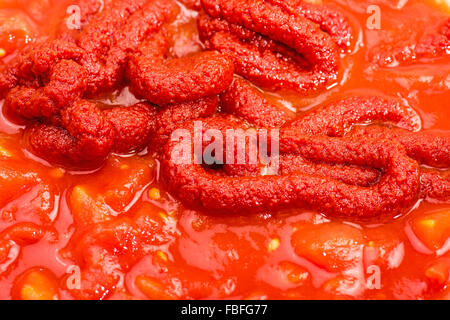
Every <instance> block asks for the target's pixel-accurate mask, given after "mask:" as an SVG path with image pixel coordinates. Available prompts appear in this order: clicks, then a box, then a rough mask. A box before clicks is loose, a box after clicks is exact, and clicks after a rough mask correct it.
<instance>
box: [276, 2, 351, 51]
mask: <svg viewBox="0 0 450 320" xmlns="http://www.w3.org/2000/svg"><path fill="white" fill-rule="evenodd" d="M269 1H270V2H272V3H273V4H277V5H279V6H281V7H282V8H284V9H285V10H287V11H288V12H290V13H292V14H298V15H301V16H303V17H305V18H306V19H308V20H311V21H312V22H314V23H317V24H318V25H320V28H321V29H322V31H324V32H327V33H328V34H330V35H331V37H332V38H333V39H334V41H335V42H336V44H337V45H338V46H339V47H340V48H342V49H347V48H348V47H349V46H350V43H351V41H352V38H353V32H352V28H351V26H350V23H349V22H348V20H347V19H346V17H345V16H344V15H343V14H342V13H341V12H339V11H337V10H335V9H333V8H331V7H328V6H327V5H325V4H321V5H317V4H313V3H308V2H305V1H304V0H269Z"/></svg>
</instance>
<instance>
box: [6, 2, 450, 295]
mask: <svg viewBox="0 0 450 320" xmlns="http://www.w3.org/2000/svg"><path fill="white" fill-rule="evenodd" d="M105 2H106V4H108V3H109V2H108V1H105ZM184 2H186V1H184ZM322 2H324V3H327V4H330V5H332V6H334V7H336V8H339V10H340V12H342V13H343V14H344V15H345V17H346V18H347V19H348V21H349V23H350V25H351V29H352V30H353V35H354V36H353V39H352V41H351V43H350V44H349V47H348V48H345V49H342V52H341V57H340V70H341V71H340V72H339V73H338V76H337V79H336V81H335V82H332V83H330V84H328V87H327V88H326V89H325V90H320V91H318V92H317V93H313V94H307V95H306V94H300V93H292V92H276V91H273V90H265V91H264V92H263V95H264V97H265V98H266V99H267V100H268V101H271V102H273V103H275V104H276V105H278V106H280V108H281V109H282V110H284V111H285V112H286V113H289V114H291V115H293V114H295V115H296V116H301V115H304V114H305V113H307V112H310V111H313V110H316V109H317V108H318V107H319V106H323V105H328V104H330V103H334V102H337V101H340V100H342V99H345V98H349V97H352V96H357V95H367V94H370V95H376V96H379V97H382V98H394V99H397V100H399V101H402V102H403V103H404V104H405V105H407V106H410V107H412V108H414V110H416V111H417V112H418V113H419V115H420V118H421V120H422V125H421V128H420V129H427V130H431V129H432V130H437V131H438V132H440V133H442V135H448V133H449V132H450V121H449V119H450V109H449V108H448V101H450V90H449V89H450V56H448V50H449V48H448V47H447V53H446V54H442V55H437V56H423V57H422V56H420V54H419V53H417V52H416V53H415V54H416V56H417V57H416V58H411V59H412V60H408V59H410V57H408V55H407V54H404V55H402V54H403V53H404V51H405V50H403V51H402V50H399V51H400V52H403V53H401V54H398V55H395V56H393V57H386V53H389V52H394V51H395V48H402V47H405V48H409V49H411V46H412V45H413V44H414V43H415V42H417V41H419V40H418V39H420V38H421V37H422V36H423V35H424V34H427V33H432V32H433V30H436V29H438V28H439V26H440V25H441V24H442V22H443V21H445V20H446V19H448V18H449V17H450V5H449V4H446V2H445V1H432V0H421V1H420V0H409V1H387V0H375V1H374V0H372V1H354V0H330V1H322ZM186 3H188V2H186ZM70 4H71V1H52V0H33V1H20V0H15V1H14V0H11V1H3V2H1V3H0V56H1V57H2V58H1V61H3V62H4V63H9V62H10V61H12V60H13V59H14V57H15V56H17V54H18V52H20V51H21V50H22V49H23V47H24V46H25V45H26V44H27V43H32V42H33V41H35V40H36V39H37V38H39V37H46V38H47V37H48V38H50V39H51V38H54V37H55V36H56V34H57V28H58V26H59V25H60V24H61V21H62V19H63V18H64V17H66V16H67V15H66V8H67V7H68V6H69V5H70ZM178 5H179V6H180V11H179V13H178V14H177V17H176V19H175V20H174V21H172V22H171V23H170V25H169V26H168V27H167V29H168V32H169V33H170V34H171V36H170V40H171V41H170V52H169V54H168V55H170V56H171V57H176V58H182V57H192V56H194V55H195V54H198V52H201V51H202V50H203V48H204V44H203V43H202V42H201V40H200V38H199V34H198V30H197V18H198V12H197V11H196V10H195V6H193V7H192V6H187V5H184V4H181V3H178ZM369 5H376V6H378V8H379V9H380V18H381V20H380V21H381V26H380V29H374V30H371V29H370V28H368V19H370V17H371V15H372V13H368V12H367V7H368V6H369ZM2 49H3V51H2ZM406 51H407V50H406ZM380 55H381V56H382V57H381V58H380ZM377 59H378V60H377ZM380 59H382V62H380ZM144 91H145V90H144ZM196 98H198V97H196ZM95 101H96V102H98V103H99V104H101V105H103V106H105V108H106V109H108V108H112V107H114V106H119V105H124V106H131V105H133V104H135V103H136V102H139V101H141V99H140V98H139V97H136V96H135V95H133V94H132V93H131V92H130V89H129V88H128V87H126V88H125V89H123V90H118V91H115V92H113V93H112V94H110V95H106V96H104V97H102V98H101V99H100V98H96V100H95ZM0 106H1V107H2V112H1V114H0V299H449V298H450V287H449V285H450V279H449V277H450V202H449V201H450V199H447V201H426V200H420V201H418V202H417V203H416V204H415V205H414V207H413V208H412V209H411V210H409V212H407V213H405V214H399V215H398V216H395V217H389V216H383V217H375V218H368V219H363V220H358V219H357V220H355V219H350V218H348V219H347V218H338V217H335V216H330V215H327V214H322V213H321V212H317V211H313V210H303V209H292V208H289V209H286V210H262V211H261V212H258V213H249V212H247V213H245V214H240V213H231V212H229V213H226V214H222V213H220V214H219V213H206V212H204V211H202V210H196V209H193V208H191V207H189V206H186V205H184V204H183V203H182V201H180V199H179V198H178V197H177V196H176V195H175V194H173V193H172V192H170V191H169V189H168V188H167V187H166V184H165V181H164V179H165V178H164V176H163V175H162V174H161V162H160V160H159V158H158V154H155V153H154V152H151V151H149V150H148V149H145V150H144V151H141V152H139V153H137V154H131V155H127V156H123V155H117V154H114V153H111V154H110V155H109V156H108V158H107V160H106V162H105V163H104V164H103V165H102V166H101V167H99V168H94V169H90V168H89V169H85V170H82V171H80V170H73V169H69V168H65V167H63V166H58V165H52V164H50V163H49V162H47V161H46V160H43V159H42V158H40V157H37V156H36V155H34V154H33V153H32V152H30V151H29V150H28V148H27V145H26V143H25V142H24V140H23V139H22V135H23V131H24V130H25V127H26V126H25V125H18V124H16V122H15V121H13V119H11V117H9V115H7V114H6V113H7V112H5V110H3V109H4V108H3V106H4V101H2V102H0ZM447 156H450V155H447ZM446 169H448V168H442V170H446ZM444 200H445V199H444ZM23 223H32V224H33V228H36V231H33V233H32V234H33V237H34V238H33V239H31V240H30V239H28V238H27V239H24V238H25V237H29V235H27V236H24V235H21V234H20V232H21V231H20V230H19V231H14V230H13V229H12V228H14V226H20V225H21V224H23ZM27 228H31V226H28V225H27ZM11 230H13V231H11ZM27 230H28V229H27ZM16 233H19V234H16Z"/></svg>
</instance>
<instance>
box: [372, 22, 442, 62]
mask: <svg viewBox="0 0 450 320" xmlns="http://www.w3.org/2000/svg"><path fill="white" fill-rule="evenodd" d="M405 42H406V43H405ZM405 42H402V43H400V45H399V44H384V45H381V46H379V47H376V48H375V49H374V50H372V52H371V53H370V56H371V60H372V62H374V63H376V64H378V65H379V66H382V67H386V66H389V65H396V66H397V65H408V64H411V63H414V62H417V61H418V60H420V59H423V58H428V59H429V58H436V57H440V56H445V55H448V54H450V19H447V20H446V21H444V23H443V24H442V25H441V26H440V27H439V28H438V29H434V30H432V31H429V32H427V33H426V34H424V35H423V36H422V37H420V38H419V39H418V40H417V41H416V42H412V41H405Z"/></svg>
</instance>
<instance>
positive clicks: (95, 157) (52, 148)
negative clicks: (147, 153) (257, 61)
mask: <svg viewBox="0 0 450 320" xmlns="http://www.w3.org/2000/svg"><path fill="white" fill-rule="evenodd" d="M79 4H80V5H83V8H84V7H86V8H89V10H87V12H84V13H83V14H84V16H83V17H82V20H83V24H82V25H81V26H80V27H81V28H80V30H77V31H73V32H68V30H67V29H64V28H62V30H61V33H60V39H59V40H53V41H43V42H40V43H38V44H34V45H30V46H29V47H28V48H26V49H24V51H23V52H22V53H21V54H20V55H19V56H18V57H17V58H16V59H15V60H13V62H12V63H10V64H9V65H8V66H2V69H1V73H0V93H1V94H2V97H3V96H6V102H5V107H6V110H7V111H8V113H9V114H10V115H12V116H14V117H15V118H18V119H19V120H22V119H23V120H28V121H35V122H36V123H33V122H31V123H30V125H29V127H28V128H27V130H26V132H25V140H26V144H27V146H28V147H29V148H30V150H31V151H32V152H33V153H35V154H36V155H38V156H40V157H42V158H43V159H45V160H48V161H49V162H51V163H54V164H59V165H63V166H68V167H71V168H72V167H74V168H84V167H87V168H90V167H96V166H98V165H99V164H101V163H102V161H104V159H105V158H106V156H107V155H108V154H109V153H110V152H116V153H123V154H128V153H131V152H137V151H141V150H143V149H144V148H146V146H147V145H148V143H149V142H150V141H151V140H152V139H153V140H154V141H157V140H159V141H160V142H159V145H163V144H164V139H167V138H164V135H166V136H167V135H168V132H166V131H168V130H169V129H170V128H172V127H171V126H174V125H176V123H178V122H179V121H185V120H191V119H195V118H196V117H201V116H208V115H211V114H213V113H214V112H215V111H216V110H217V106H218V102H217V98H213V97H212V96H214V95H216V94H217V93H219V92H221V91H223V90H224V89H225V88H226V87H227V86H228V84H229V83H230V82H231V79H232V75H233V64H232V62H230V61H229V60H227V59H226V58H224V57H223V56H222V55H220V54H219V53H204V54H203V55H202V57H201V59H197V60H195V59H193V60H190V58H186V59H181V60H180V61H179V63H180V64H185V63H187V62H189V61H192V64H193V65H196V64H197V63H200V64H202V65H203V66H205V65H206V68H203V69H202V70H201V72H200V74H199V75H198V76H199V77H200V76H207V75H208V74H210V80H211V82H210V83H205V82H203V83H204V86H203V87H202V88H197V91H196V93H193V94H192V93H188V95H186V96H181V95H180V96H178V97H177V98H176V99H175V100H174V101H176V102H178V104H177V105H173V104H171V105H168V106H166V107H164V108H160V107H157V106H153V105H151V104H147V103H146V104H138V105H135V106H132V107H127V108H125V107H117V108H112V109H108V110H101V109H100V108H99V107H98V106H97V105H96V104H94V103H92V102H88V101H87V100H84V99H85V98H86V97H92V96H96V95H99V94H105V93H108V92H109V91H111V90H113V89H117V88H118V87H120V86H121V85H122V84H123V82H124V80H125V68H126V65H127V61H128V59H129V57H130V55H132V54H133V53H134V52H136V50H137V49H138V47H139V45H140V44H141V42H143V41H144V40H145V39H146V38H150V39H152V35H153V36H154V34H155V33H156V32H158V31H159V30H160V29H161V26H162V24H163V23H165V22H168V21H169V20H170V19H171V18H172V17H173V16H174V15H175V14H176V13H177V11H178V7H177V5H176V3H175V2H174V1H165V0H146V1H144V0H139V1H130V0H121V1H107V2H105V7H104V8H103V9H102V10H100V9H101V8H98V3H97V2H95V1H89V0H82V1H80V2H79ZM125 18H126V19H125ZM164 48H165V49H168V48H167V47H164ZM152 50H155V51H152ZM161 50H163V48H162V47H153V48H149V50H147V51H146V54H148V57H146V56H142V55H140V58H141V59H142V61H144V62H146V61H148V60H150V59H151V57H152V56H154V55H158V54H159V53H160V52H161ZM139 52H140V51H139ZM140 53H141V52H140ZM146 59H148V60H146ZM169 64H170V63H169ZM175 65H176V63H175V64H174V65H173V66H175ZM218 65H224V68H223V69H220V67H219V68H218V67H217V66H218ZM173 66H169V67H168V68H172V70H171V72H172V73H171V74H172V78H171V80H170V81H169V86H174V87H178V88H181V87H182V86H183V85H184V84H186V78H185V77H184V76H185V75H186V73H183V70H182V68H180V67H178V69H177V70H173ZM184 67H186V66H185V65H184ZM175 68H176V66H175ZM216 70H223V76H222V77H220V76H218V74H217V72H215V71H216ZM219 73H220V71H219ZM191 74H194V73H191ZM147 75H148V74H147ZM166 76H167V75H166ZM216 76H218V77H216ZM199 79H200V78H196V79H192V81H194V82H195V85H198V81H197V80H199ZM227 79H229V80H227ZM163 80H167V79H163ZM203 80H204V81H205V80H207V79H203ZM212 81H216V82H215V83H214V82H212ZM190 86H191V87H192V84H190ZM178 93H179V92H178ZM161 95H163V93H161ZM200 98H202V99H200ZM169 100H170V99H169ZM194 100H195V101H194ZM157 102H160V101H159V100H158V101H157ZM163 104H166V103H163ZM178 109H179V110H178ZM27 123H28V122H27ZM164 128H166V129H164ZM165 130H166V131H165ZM154 135H160V136H158V137H153V136H154Z"/></svg>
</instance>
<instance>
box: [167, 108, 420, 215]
mask: <svg viewBox="0 0 450 320" xmlns="http://www.w3.org/2000/svg"><path fill="white" fill-rule="evenodd" d="M184 128H185V129H186V130H188V131H189V132H191V134H192V136H194V124H193V123H187V124H186V125H185V126H184ZM223 128H229V129H232V128H236V124H235V122H233V121H230V120H224V119H223V118H219V117H213V118H209V119H207V120H205V121H203V128H202V130H203V133H205V132H206V131H207V130H209V129H215V130H219V131H221V132H222V134H223V136H224V137H226V136H227V134H229V132H227V131H226V130H223ZM225 140H226V138H224V141H225ZM279 142H280V153H281V154H292V155H299V156H301V157H303V158H305V159H307V160H308V161H312V162H325V163H331V164H341V165H355V166H360V167H361V166H362V167H372V168H375V169H378V170H382V171H383V172H384V175H383V176H382V177H381V179H380V181H379V182H378V183H376V184H374V185H372V186H370V187H359V186H354V185H349V184H346V183H343V182H340V181H336V180H334V179H330V178H327V177H324V176H319V175H310V174H307V173H303V172H298V171H297V172H293V173H291V174H285V175H275V176H259V177H251V176H246V177H229V176H222V175H217V174H214V173H211V172H210V171H209V170H208V169H207V168H204V167H203V166H202V165H200V164H196V163H197V161H192V162H178V161H177V159H173V158H172V156H173V155H176V154H177V150H178V151H179V142H178V141H170V142H169V143H168V144H167V145H166V147H165V153H164V158H163V162H162V163H163V166H162V169H163V174H164V175H165V177H166V178H167V187H168V188H169V190H171V191H172V192H173V193H174V194H176V195H177V196H178V197H179V198H180V199H181V200H183V201H184V202H185V203H186V204H189V205H192V206H194V207H197V208H201V209H205V210H214V211H220V212H246V211H260V210H271V209H285V208H311V209H316V210H320V211H323V212H326V213H327V214H330V215H335V216H347V217H370V216H377V215H382V214H394V213H400V212H404V211H405V210H407V209H408V208H410V207H411V206H412V205H413V204H414V203H415V201H416V200H417V197H418V190H419V166H418V164H417V162H415V161H413V160H412V159H410V158H409V157H408V156H407V155H406V154H405V152H404V150H402V148H400V147H399V146H398V145H397V144H396V143H393V142H391V141H388V140H371V139H367V140H361V139H358V140H356V139H351V138H330V137H324V136H308V135H302V134H298V133H292V131H289V130H287V131H285V130H281V131H280V139H279ZM203 147H205V146H204V145H203ZM227 147H228V146H227V145H226V144H225V143H224V145H223V150H224V152H225V153H226V152H227V151H226V150H227ZM192 149H194V146H192ZM193 156H194V157H195V156H196V154H195V152H194V154H193Z"/></svg>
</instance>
